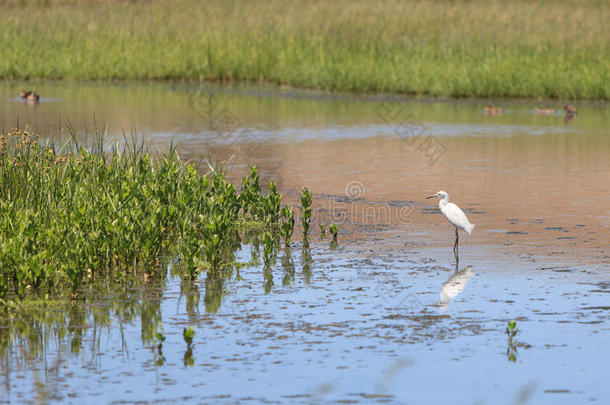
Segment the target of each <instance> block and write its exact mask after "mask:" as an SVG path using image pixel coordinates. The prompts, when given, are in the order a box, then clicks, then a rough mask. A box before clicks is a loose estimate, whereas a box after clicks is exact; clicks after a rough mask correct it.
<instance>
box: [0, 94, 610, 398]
mask: <svg viewBox="0 0 610 405" xmlns="http://www.w3.org/2000/svg"><path fill="white" fill-rule="evenodd" d="M22 87H28V88H30V87H31V88H33V89H34V90H36V91H37V92H38V93H40V94H41V102H40V103H38V104H36V105H29V104H27V103H26V104H23V103H21V102H20V101H19V100H18V99H17V98H16V96H18V94H19V91H20V90H21V88H22ZM489 103H490V102H489V101H488V100H484V101H478V100H464V101H448V100H419V99H409V98H394V97H384V96H350V95H328V94H324V93H319V92H310V91H294V90H290V89H278V88H269V87H220V86H206V87H195V86H190V85H186V84H137V85H136V84H117V85H101V84H88V83H83V84H78V85H76V84H61V83H14V82H5V83H2V85H0V123H1V124H2V126H3V127H4V128H9V127H11V126H14V125H16V123H17V121H19V122H20V123H26V122H27V123H31V125H32V126H33V127H34V128H35V129H37V130H38V131H39V132H41V133H54V134H56V135H57V137H58V138H60V137H61V135H60V134H58V133H59V132H60V131H59V127H60V123H61V122H63V121H66V120H67V121H69V122H70V123H71V124H72V125H73V126H74V127H75V128H76V129H77V130H78V131H79V132H81V133H84V132H89V133H92V132H93V127H94V125H97V126H98V127H102V126H103V125H107V131H108V135H107V137H106V140H107V142H108V143H112V142H120V141H121V140H122V139H123V135H122V133H123V131H125V132H126V133H127V134H128V135H129V134H130V133H132V132H136V133H138V134H140V135H142V136H143V137H144V139H145V141H146V142H147V143H148V144H149V145H151V147H152V148H157V149H159V150H161V151H162V150H164V149H166V148H167V147H168V145H169V144H170V142H178V145H179V151H180V153H181V154H182V155H183V157H184V158H188V159H192V160H193V161H196V162H199V163H200V164H201V166H202V168H205V162H206V160H207V159H211V160H213V161H224V162H225V164H226V165H227V167H228V169H229V174H230V176H231V177H232V178H234V179H239V178H240V177H241V176H242V175H243V174H245V173H246V172H247V165H248V164H257V165H259V166H260V171H261V174H262V177H263V178H264V179H265V180H269V179H271V180H274V181H276V182H277V183H278V188H279V189H280V191H281V192H282V193H283V194H284V197H285V199H286V201H288V202H291V203H294V204H296V203H297V200H298V193H299V191H300V189H301V187H303V186H307V187H309V188H310V189H311V190H312V192H313V194H314V208H315V209H314V212H315V214H314V215H315V222H316V223H315V224H314V226H313V227H312V229H313V232H312V236H311V243H310V245H309V246H304V245H303V243H302V242H301V241H300V238H299V237H297V238H296V239H297V240H296V242H295V243H294V244H293V247H292V249H290V251H281V252H280V253H279V256H278V258H277V261H276V263H275V265H274V266H273V267H272V270H271V272H265V271H263V269H262V268H261V267H260V266H253V267H250V268H246V269H243V270H241V272H240V277H237V274H236V273H232V274H228V275H227V277H226V278H223V279H218V280H207V279H206V278H205V277H202V278H201V279H200V280H199V281H198V282H197V283H195V284H194V285H187V284H185V283H184V282H183V281H181V280H180V279H179V278H177V277H174V276H172V275H171V263H169V264H168V276H167V278H165V279H162V280H153V281H151V282H149V283H134V284H132V285H130V286H124V287H121V288H108V289H107V290H103V289H102V290H100V291H97V292H91V293H90V294H89V295H88V296H87V298H86V299H85V300H83V302H80V303H79V304H77V305H72V306H69V305H63V306H62V305H60V306H58V307H54V308H53V309H49V310H43V309H39V310H28V311H23V312H19V313H18V315H16V316H15V317H12V318H6V317H5V318H4V319H2V321H1V323H0V344H1V347H2V354H1V356H0V371H1V372H0V387H2V388H1V390H0V402H7V403H8V402H11V403H13V402H14V403H20V402H66V403H99V402H104V403H133V402H161V403H171V402H183V401H189V402H195V403H334V402H339V403H371V402H381V403H414V404H416V403H443V402H447V401H451V402H452V403H457V404H471V403H472V404H474V403H477V404H479V403H489V404H496V403H506V404H512V403H532V404H540V403H553V404H555V403H566V404H573V403H582V402H585V401H587V402H588V401H591V402H594V403H606V402H607V401H608V400H609V399H610V388H608V386H607V384H605V379H606V378H605V377H606V374H607V364H608V361H609V360H610V349H609V348H608V344H607V342H608V338H609V336H610V330H609V319H608V316H609V313H610V301H609V299H610V277H609V274H610V273H609V272H610V253H608V252H609V249H608V245H609V241H610V209H609V207H610V205H609V204H610V192H609V187H608V185H609V184H610V163H609V157H610V131H609V130H608V128H609V124H610V112H609V111H608V109H607V105H605V104H596V103H579V104H577V105H576V106H577V108H578V112H577V114H576V115H575V116H573V117H570V116H566V115H565V114H564V113H563V112H561V111H562V108H563V105H564V103H559V102H536V103H533V102H528V101H519V100H513V101H510V102H509V101H501V100H500V101H498V100H494V101H492V103H493V104H494V105H497V106H500V107H502V108H504V110H505V113H504V114H502V115H497V116H486V115H485V113H484V106H485V105H487V104H489ZM539 105H544V106H548V107H552V108H556V109H557V110H558V113H557V114H555V115H545V116H541V115H537V114H536V112H535V108H536V106H539ZM94 122H95V124H94ZM62 126H64V127H65V123H64V124H62ZM439 190H445V191H447V192H448V193H449V194H450V196H451V198H452V200H453V201H454V202H456V203H457V204H459V205H460V206H461V207H462V208H463V209H464V210H465V212H466V214H467V215H468V217H469V218H470V220H471V222H473V223H475V224H476V228H475V230H474V233H473V234H472V235H470V236H469V235H462V236H461V237H460V254H459V263H456V260H455V258H454V255H453V252H452V247H453V241H454V234H453V230H452V229H451V227H450V226H449V225H448V223H447V222H446V220H445V219H444V218H443V217H442V215H440V213H439V212H438V209H437V207H436V205H435V204H434V203H433V202H431V201H432V200H425V197H426V196H428V195H430V194H433V193H436V192H437V191H439ZM330 222H334V223H337V224H338V225H339V229H340V234H339V245H338V247H336V248H332V247H331V246H330V245H329V240H328V239H324V240H322V239H320V235H319V230H318V227H317V226H318V225H317V224H318V223H324V224H327V225H328V224H329V223H330ZM297 232H298V231H297ZM253 254H254V255H256V247H255V246H253V245H250V244H244V245H243V246H242V249H241V250H240V253H239V255H240V257H241V258H242V259H243V261H247V260H250V257H251V256H252V255H253ZM117 291H119V292H117ZM510 319H516V320H517V327H518V329H519V331H518V333H517V335H516V336H515V337H514V338H513V339H512V341H511V340H509V339H508V337H507V334H506V331H505V329H506V325H507V321H508V320H510ZM188 326H194V329H195V332H196V334H195V338H194V343H193V345H192V346H191V347H187V345H186V344H185V342H184V340H183V337H182V330H183V328H184V327H188ZM158 332H160V333H163V335H164V336H165V337H166V340H165V342H164V343H163V345H162V348H161V350H159V346H158V344H159V340H158V339H155V334H156V333H158Z"/></svg>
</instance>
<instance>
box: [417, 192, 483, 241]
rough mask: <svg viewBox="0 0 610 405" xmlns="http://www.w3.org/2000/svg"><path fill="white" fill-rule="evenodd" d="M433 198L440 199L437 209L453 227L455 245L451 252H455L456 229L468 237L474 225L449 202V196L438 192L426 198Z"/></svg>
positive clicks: (458, 208)
mask: <svg viewBox="0 0 610 405" xmlns="http://www.w3.org/2000/svg"><path fill="white" fill-rule="evenodd" d="M434 197H438V198H440V201H439V202H438V208H439V209H440V210H441V212H442V213H443V215H444V216H445V218H447V220H448V221H449V222H451V224H452V225H453V226H455V245H454V246H453V250H454V251H455V252H457V246H458V239H459V236H458V229H461V230H463V231H464V232H467V233H468V234H469V235H470V234H471V233H472V230H473V229H474V224H471V223H470V221H469V220H468V218H467V217H466V214H464V211H462V210H461V209H460V207H458V206H457V205H456V204H454V203H452V202H449V194H447V193H446V192H444V191H439V192H438V193H436V194H434V195H431V196H428V197H426V198H434Z"/></svg>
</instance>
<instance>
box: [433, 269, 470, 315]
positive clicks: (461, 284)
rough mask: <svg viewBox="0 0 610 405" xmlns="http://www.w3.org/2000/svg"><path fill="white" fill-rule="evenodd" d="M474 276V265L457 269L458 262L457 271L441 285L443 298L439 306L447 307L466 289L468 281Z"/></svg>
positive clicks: (443, 308)
mask: <svg viewBox="0 0 610 405" xmlns="http://www.w3.org/2000/svg"><path fill="white" fill-rule="evenodd" d="M472 276H474V271H472V266H467V267H464V268H463V269H462V270H457V262H456V271H455V272H454V273H453V274H452V275H451V277H449V279H447V281H445V283H444V284H443V286H442V287H441V294H440V295H441V300H440V301H439V303H438V306H439V307H441V309H442V310H445V309H447V308H448V307H449V303H450V302H451V300H452V299H454V298H455V297H457V296H458V295H459V294H460V293H461V292H462V291H463V290H464V288H465V287H466V283H467V282H468V280H470V278H471V277H472Z"/></svg>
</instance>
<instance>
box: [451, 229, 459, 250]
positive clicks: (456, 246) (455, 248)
mask: <svg viewBox="0 0 610 405" xmlns="http://www.w3.org/2000/svg"><path fill="white" fill-rule="evenodd" d="M459 240H460V235H459V234H458V229H457V228H455V245H453V253H454V254H455V255H456V256H457V255H458V241H459Z"/></svg>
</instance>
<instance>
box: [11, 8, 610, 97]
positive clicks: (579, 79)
mask: <svg viewBox="0 0 610 405" xmlns="http://www.w3.org/2000/svg"><path fill="white" fill-rule="evenodd" d="M0 13H2V15H3V24H2V25H1V26H0V40H1V42H2V43H3V44H6V45H7V46H2V47H0V61H1V62H0V78H8V79H36V78H41V79H69V80H100V79H106V80H108V79H111V80H133V79H136V80H151V79H154V80H189V81H204V80H213V81H253V82H272V83H278V84H284V85H290V86H296V87H307V88H316V89H323V90H331V91H335V90H339V91H366V92H392V93H407V94H427V95H442V96H459V97H470V96H484V97H492V96H511V97H547V98H548V97H554V98H562V99H600V100H607V99H608V98H609V97H610V84H609V83H610V67H609V66H608V63H607V60H608V58H609V55H610V43H609V41H608V38H609V37H610V31H609V30H610V28H608V24H607V21H609V20H610V9H609V8H608V6H607V3H606V2H604V1H596V0H585V1H575V0H562V1H537V2H524V1H511V2H506V1H500V0H474V1H469V2H455V1H449V0H442V1H412V0H409V1H400V2H389V1H385V0H374V1H368V0H358V1H348V0H340V1H333V2H310V1H306V0H298V1H293V2H284V1H279V0H275V1H268V2H243V1H237V0H232V1H221V0H212V1H205V2H203V1H201V2H190V1H174V2H152V3H140V2H111V3H108V2H104V1H91V0H83V1H62V0H56V1H47V2H37V1H25V2H22V1H8V2H3V4H2V5H0ZM331 16H332V18H329V17H331ZM108 27H112V29H108Z"/></svg>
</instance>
